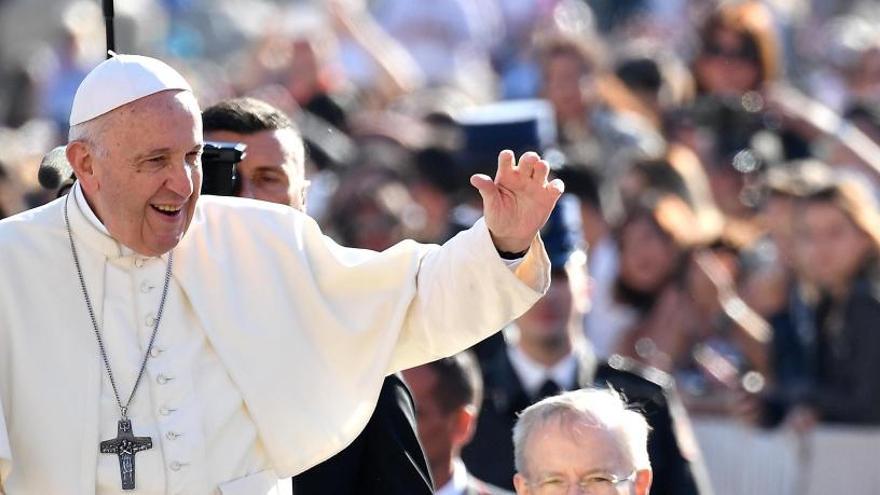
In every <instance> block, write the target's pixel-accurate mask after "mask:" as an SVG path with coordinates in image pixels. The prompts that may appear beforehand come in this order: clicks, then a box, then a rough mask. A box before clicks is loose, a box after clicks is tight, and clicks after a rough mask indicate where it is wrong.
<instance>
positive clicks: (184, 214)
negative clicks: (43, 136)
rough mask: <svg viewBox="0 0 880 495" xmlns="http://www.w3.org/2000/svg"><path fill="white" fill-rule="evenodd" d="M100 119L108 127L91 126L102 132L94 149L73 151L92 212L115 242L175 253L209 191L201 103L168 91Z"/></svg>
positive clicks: (80, 146)
mask: <svg viewBox="0 0 880 495" xmlns="http://www.w3.org/2000/svg"><path fill="white" fill-rule="evenodd" d="M99 119H106V120H103V121H101V122H95V121H92V122H91V124H94V125H96V126H98V130H99V132H95V133H94V135H93V136H91V137H90V139H89V140H90V141H92V142H85V141H74V142H72V143H70V144H69V145H68V147H67V158H68V160H69V161H70V163H71V165H72V166H73V168H74V170H75V171H76V175H77V177H78V178H79V180H80V183H81V184H82V188H83V190H84V191H85V195H86V198H87V199H88V201H89V204H90V206H91V207H92V209H93V210H94V211H95V214H96V215H97V216H98V218H100V220H101V222H102V223H103V224H104V226H105V227H106V228H107V230H108V231H109V232H110V235H111V236H113V238H115V239H116V240H118V241H119V242H121V243H123V244H124V245H126V246H128V247H129V248H131V249H133V250H134V251H136V252H138V253H140V254H143V255H147V256H158V255H161V254H163V253H166V252H168V251H170V250H171V249H172V248H174V246H176V245H177V243H178V242H180V239H181V238H183V235H184V233H185V232H186V229H187V228H188V227H189V224H190V221H191V220H192V217H193V213H194V211H195V206H196V200H197V199H198V197H199V189H200V188H201V184H202V174H201V168H200V167H201V164H200V157H201V149H202V123H201V116H200V113H199V108H198V104H197V103H196V100H195V97H194V96H193V95H192V93H190V92H186V91H162V92H160V93H156V94H154V95H150V96H147V97H144V98H141V99H139V100H136V101H134V102H132V103H129V104H127V105H125V106H123V107H120V108H118V109H116V110H114V111H113V112H111V113H110V114H107V115H105V116H102V117H99ZM99 124H102V125H99ZM86 125H89V123H86Z"/></svg>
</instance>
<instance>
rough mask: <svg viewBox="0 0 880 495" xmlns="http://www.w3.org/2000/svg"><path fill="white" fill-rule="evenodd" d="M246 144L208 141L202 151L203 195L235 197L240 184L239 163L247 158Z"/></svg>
mask: <svg viewBox="0 0 880 495" xmlns="http://www.w3.org/2000/svg"><path fill="white" fill-rule="evenodd" d="M246 149H247V145H246V144H244V143H223V142H219V141H206V142H205V147H204V148H203V150H202V194H213V195H215V196H235V195H237V194H238V191H239V188H240V182H239V178H238V167H237V165H238V163H239V162H241V161H242V160H243V159H244V157H245V156H246V153H245V150H246Z"/></svg>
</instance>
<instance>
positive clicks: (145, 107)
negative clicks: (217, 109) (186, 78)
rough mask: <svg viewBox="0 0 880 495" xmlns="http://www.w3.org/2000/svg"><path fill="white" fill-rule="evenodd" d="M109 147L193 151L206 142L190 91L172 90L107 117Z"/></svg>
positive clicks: (148, 97) (120, 109) (147, 97)
mask: <svg viewBox="0 0 880 495" xmlns="http://www.w3.org/2000/svg"><path fill="white" fill-rule="evenodd" d="M107 116H108V117H109V119H110V122H108V124H109V125H108V126H106V132H105V136H106V137H107V139H108V140H109V141H110V142H108V143H106V144H107V145H109V146H114V145H115V146H119V145H124V146H126V147H133V148H140V147H150V148H169V149H175V148H178V147H183V148H187V149H189V148H191V147H192V146H194V145H195V144H198V143H201V142H202V121H201V117H200V111H199V105H198V102H197V101H196V98H195V96H193V94H192V93H191V92H189V91H180V90H168V91H162V92H159V93H156V94H152V95H149V96H145V97H143V98H140V99H138V100H135V101H133V102H131V103H128V104H126V105H123V106H121V107H119V108H117V109H115V110H113V111H112V112H110V113H109V114H108V115H107Z"/></svg>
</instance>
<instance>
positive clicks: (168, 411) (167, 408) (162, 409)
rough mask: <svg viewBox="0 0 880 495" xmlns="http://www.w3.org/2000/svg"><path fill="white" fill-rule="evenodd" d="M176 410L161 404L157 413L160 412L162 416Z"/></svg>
mask: <svg viewBox="0 0 880 495" xmlns="http://www.w3.org/2000/svg"><path fill="white" fill-rule="evenodd" d="M176 410H177V409H171V408H170V407H165V406H162V407H161V408H159V414H161V415H162V416H170V415H171V413H173V412H174V411H176Z"/></svg>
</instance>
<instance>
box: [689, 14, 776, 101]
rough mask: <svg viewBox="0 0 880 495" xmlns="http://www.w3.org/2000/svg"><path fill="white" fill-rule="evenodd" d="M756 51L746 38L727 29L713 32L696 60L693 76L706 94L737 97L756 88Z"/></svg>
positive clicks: (759, 74) (757, 81)
mask: <svg viewBox="0 0 880 495" xmlns="http://www.w3.org/2000/svg"><path fill="white" fill-rule="evenodd" d="M758 64H759V62H758V51H757V49H756V47H755V45H754V44H753V43H750V42H749V40H748V39H747V38H745V36H742V35H740V34H738V33H737V32H735V31H731V30H728V29H719V30H717V31H715V32H714V33H713V35H712V36H711V39H709V40H708V42H707V43H706V45H705V46H704V47H703V51H702V53H701V54H700V56H699V58H698V59H697V63H696V66H695V68H694V69H695V76H696V78H697V81H698V82H699V84H700V85H701V86H702V88H703V90H704V91H706V93H708V94H711V95H717V96H736V95H741V94H743V93H745V92H747V91H751V90H755V89H758V86H759V84H760V78H761V70H760V67H759V65H758Z"/></svg>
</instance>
